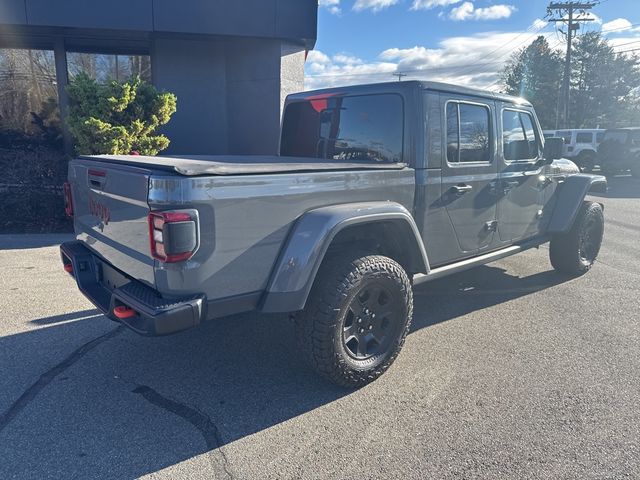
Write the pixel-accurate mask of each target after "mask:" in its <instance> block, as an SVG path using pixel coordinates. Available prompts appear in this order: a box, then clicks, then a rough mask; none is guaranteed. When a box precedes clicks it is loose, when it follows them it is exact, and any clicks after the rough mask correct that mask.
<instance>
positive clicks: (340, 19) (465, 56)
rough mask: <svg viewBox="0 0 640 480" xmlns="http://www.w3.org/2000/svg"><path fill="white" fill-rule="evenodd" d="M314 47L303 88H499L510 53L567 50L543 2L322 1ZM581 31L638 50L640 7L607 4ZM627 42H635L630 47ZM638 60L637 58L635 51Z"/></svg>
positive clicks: (629, 0)
mask: <svg viewBox="0 0 640 480" xmlns="http://www.w3.org/2000/svg"><path fill="white" fill-rule="evenodd" d="M319 3H320V9H319V14H318V17H319V18H318V42H317V44H316V49H315V50H314V51H313V52H310V54H309V58H308V61H307V64H306V88H308V89H311V88H320V87H325V86H334V85H347V84H354V83H367V82H381V81H389V80H393V78H394V77H393V76H392V74H393V73H396V72H404V73H407V74H408V75H409V76H408V77H407V78H420V79H432V80H440V81H448V82H453V83H458V84H463V85H471V86H477V87H481V88H491V89H498V88H499V85H498V83H497V81H498V72H499V71H500V70H501V68H502V67H503V65H504V62H505V61H506V60H507V59H508V58H509V56H510V55H511V53H512V52H514V51H516V50H518V49H519V48H522V47H524V46H526V45H527V44H528V43H530V42H531V41H532V40H533V39H534V38H535V37H536V36H537V35H545V36H547V38H548V40H549V43H550V44H551V45H552V46H553V47H555V48H557V49H559V50H564V49H566V43H565V40H564V37H563V36H562V35H561V34H559V33H558V32H557V31H556V28H555V26H554V25H550V24H548V23H547V22H546V21H544V18H545V15H546V13H547V11H546V7H547V5H548V3H549V2H548V1H541V0H528V1H521V0H517V1H516V0H512V1H509V0H319ZM592 18H593V19H594V20H595V21H593V22H589V23H585V24H583V25H584V31H589V30H602V31H603V32H605V34H606V35H607V37H608V38H609V39H610V40H611V41H612V44H613V45H614V46H616V49H617V50H619V51H623V50H629V49H633V48H640V0H604V1H602V2H601V3H600V4H599V5H597V6H596V7H595V8H594V9H593V10H592ZM630 42H632V43H630ZM636 53H640V51H639V52H636Z"/></svg>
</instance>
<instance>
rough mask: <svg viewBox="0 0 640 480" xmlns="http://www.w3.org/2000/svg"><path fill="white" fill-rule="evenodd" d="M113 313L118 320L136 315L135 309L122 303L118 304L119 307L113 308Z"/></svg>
mask: <svg viewBox="0 0 640 480" xmlns="http://www.w3.org/2000/svg"><path fill="white" fill-rule="evenodd" d="M113 314H114V315H115V316H116V317H118V318H119V319H120V320H125V319H127V318H131V317H135V316H136V315H138V314H137V313H136V311H135V310H133V309H132V308H129V307H126V306H124V305H120V306H119V307H116V308H114V309H113Z"/></svg>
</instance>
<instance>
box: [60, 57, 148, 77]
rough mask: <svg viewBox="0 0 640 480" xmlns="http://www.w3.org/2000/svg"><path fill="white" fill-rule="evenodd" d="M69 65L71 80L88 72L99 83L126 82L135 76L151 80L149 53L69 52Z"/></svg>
mask: <svg viewBox="0 0 640 480" xmlns="http://www.w3.org/2000/svg"><path fill="white" fill-rule="evenodd" d="M67 65H68V69H69V80H73V79H74V78H75V77H76V75H78V74H79V73H86V74H87V75H89V76H90V77H91V78H93V79H95V80H96V81H98V82H99V83H108V82H110V81H113V80H116V81H118V82H124V81H126V80H129V79H130V78H132V77H135V76H139V77H140V78H141V79H142V80H144V81H146V82H151V57H149V55H114V54H104V53H82V52H67Z"/></svg>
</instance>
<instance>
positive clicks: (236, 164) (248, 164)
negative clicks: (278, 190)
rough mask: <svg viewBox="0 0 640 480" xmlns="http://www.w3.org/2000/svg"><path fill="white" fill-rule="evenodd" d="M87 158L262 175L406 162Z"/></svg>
mask: <svg viewBox="0 0 640 480" xmlns="http://www.w3.org/2000/svg"><path fill="white" fill-rule="evenodd" d="M79 158H83V159H86V160H99V161H101V162H107V163H116V164H126V165H131V166H138V167H141V168H152V169H153V170H164V171H169V172H171V173H177V174H179V175H183V176H188V177H196V176H202V175H260V174H271V173H295V172H320V171H340V170H378V169H382V170H401V169H403V168H405V167H406V165H405V164H403V163H382V162H375V161H349V162H347V161H329V160H325V161H322V160H318V159H317V158H303V157H281V156H277V155H262V156H257V155H246V156H240V155H238V156H225V155H214V156H200V155H189V156H179V157H177V156H176V157H174V156H166V157H147V156H141V155H96V156H81V157H79Z"/></svg>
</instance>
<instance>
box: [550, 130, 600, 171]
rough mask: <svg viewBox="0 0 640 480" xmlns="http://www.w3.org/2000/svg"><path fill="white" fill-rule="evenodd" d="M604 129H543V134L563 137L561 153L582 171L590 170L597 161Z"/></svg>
mask: <svg viewBox="0 0 640 480" xmlns="http://www.w3.org/2000/svg"><path fill="white" fill-rule="evenodd" d="M604 132H605V130H604V129H599V128H591V129H579V128H576V129H567V130H545V131H544V132H543V133H544V136H545V138H548V137H562V138H564V148H563V151H562V155H563V157H565V158H568V159H570V160H572V161H573V162H575V163H576V165H578V166H579V167H580V170H582V171H583V172H591V171H593V169H594V167H595V166H596V163H597V159H598V157H597V152H598V145H600V142H602V139H603V137H604Z"/></svg>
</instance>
